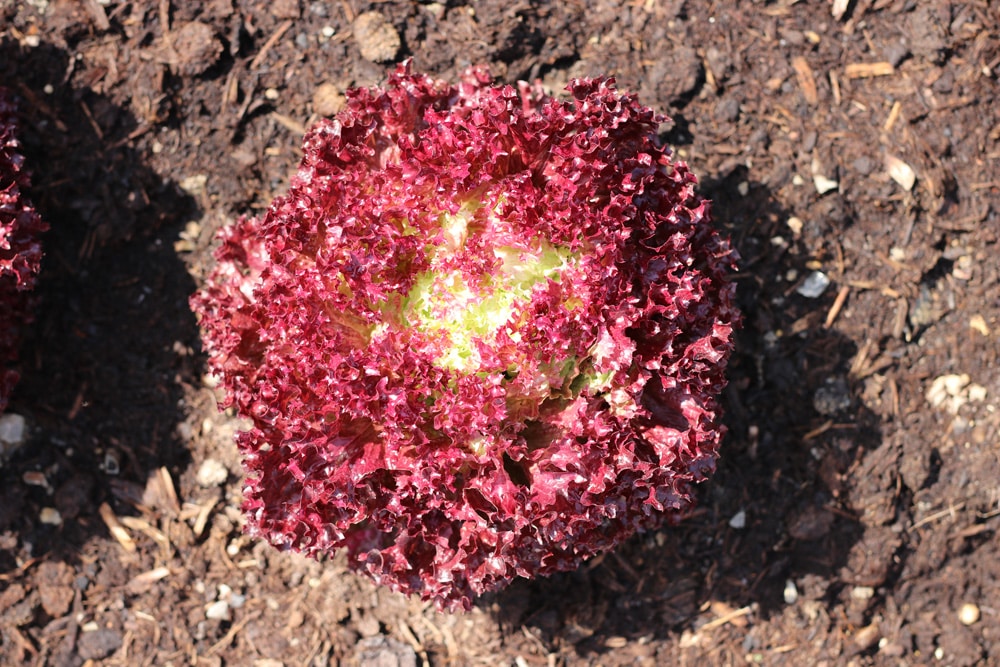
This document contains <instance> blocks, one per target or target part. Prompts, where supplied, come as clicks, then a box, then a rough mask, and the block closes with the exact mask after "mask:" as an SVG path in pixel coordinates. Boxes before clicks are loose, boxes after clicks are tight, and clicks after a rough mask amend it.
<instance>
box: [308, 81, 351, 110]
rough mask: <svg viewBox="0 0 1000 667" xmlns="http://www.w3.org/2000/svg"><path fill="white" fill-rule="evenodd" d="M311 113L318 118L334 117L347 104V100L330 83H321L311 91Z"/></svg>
mask: <svg viewBox="0 0 1000 667" xmlns="http://www.w3.org/2000/svg"><path fill="white" fill-rule="evenodd" d="M312 102H313V111H315V112H316V113H317V114H319V115H320V116H336V115H337V114H338V113H340V110H341V109H343V108H344V105H345V104H347V98H346V97H344V94H343V93H342V92H341V91H340V89H339V88H338V87H337V86H335V85H333V84H332V83H321V84H320V85H319V86H317V87H316V90H315V91H313V99H312Z"/></svg>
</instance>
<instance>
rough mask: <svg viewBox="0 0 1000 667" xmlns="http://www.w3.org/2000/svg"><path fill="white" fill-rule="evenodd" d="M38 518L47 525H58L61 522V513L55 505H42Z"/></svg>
mask: <svg viewBox="0 0 1000 667" xmlns="http://www.w3.org/2000/svg"><path fill="white" fill-rule="evenodd" d="M38 520H39V521H41V522H42V523H44V524H46V525H49V526H58V525H61V524H62V515H61V514H59V510H57V509H56V508H55V507H43V508H42V511H41V512H40V513H39V514H38Z"/></svg>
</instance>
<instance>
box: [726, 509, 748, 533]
mask: <svg viewBox="0 0 1000 667" xmlns="http://www.w3.org/2000/svg"><path fill="white" fill-rule="evenodd" d="M746 525H747V513H746V512H744V511H743V510H740V511H739V512H737V513H736V514H734V515H733V518H732V519H730V520H729V527H730V528H735V529H736V530H740V529H741V528H745V527H746Z"/></svg>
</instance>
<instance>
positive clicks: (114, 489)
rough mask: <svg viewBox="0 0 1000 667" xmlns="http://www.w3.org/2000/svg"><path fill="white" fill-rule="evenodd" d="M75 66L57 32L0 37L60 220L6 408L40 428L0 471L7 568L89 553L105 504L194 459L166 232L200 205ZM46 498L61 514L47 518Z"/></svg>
mask: <svg viewBox="0 0 1000 667" xmlns="http://www.w3.org/2000/svg"><path fill="white" fill-rule="evenodd" d="M72 65H73V63H70V62H69V59H68V56H67V54H66V52H65V51H63V50H62V49H59V48H57V47H55V46H52V45H47V44H42V45H40V46H37V47H35V48H31V49H23V48H21V47H19V46H18V45H17V44H13V43H11V42H0V83H3V84H5V85H6V86H7V87H8V88H10V89H11V90H13V91H14V93H15V94H16V95H17V97H18V98H19V99H18V101H19V107H20V118H21V126H20V132H19V136H20V139H21V143H22V145H23V147H22V150H23V152H24V153H25V155H26V160H27V164H28V167H29V169H30V171H31V173H32V188H31V189H30V191H29V196H31V197H32V199H33V200H34V202H35V206H36V207H37V208H38V210H39V211H40V212H41V214H42V217H43V218H44V219H45V220H46V221H47V222H48V223H49V224H50V226H51V230H50V231H49V232H48V233H47V234H46V236H45V239H44V248H45V254H46V256H45V260H44V262H43V267H42V274H41V278H40V282H39V285H38V288H37V293H38V296H39V303H38V308H37V311H36V320H35V323H34V325H33V326H32V328H31V331H30V332H29V338H28V340H26V341H25V342H24V345H23V347H22V352H21V363H20V367H21V368H20V370H21V381H20V383H19V384H18V386H17V388H16V389H15V391H14V396H13V400H12V403H11V406H10V408H9V411H10V412H14V413H18V414H21V415H23V416H25V417H26V418H27V422H28V425H29V429H30V431H31V437H30V438H29V440H28V442H27V443H26V444H24V445H23V446H22V447H21V449H20V450H19V451H18V452H17V453H16V454H15V455H14V456H13V458H12V460H10V461H9V462H8V463H7V464H6V465H4V467H3V468H2V469H0V489H2V491H0V535H3V536H4V537H5V546H12V545H16V548H10V549H7V548H4V549H0V571H10V570H12V569H15V568H16V567H17V564H18V562H21V563H24V562H29V563H30V562H32V561H31V559H32V558H36V559H42V560H43V561H60V560H65V559H76V558H79V557H81V550H82V549H85V547H84V545H85V544H86V542H87V541H88V538H89V537H91V536H92V535H94V534H100V535H106V534H107V528H106V526H105V524H104V522H103V521H102V520H101V518H100V517H99V514H98V507H99V506H100V505H101V504H102V503H104V502H107V503H109V505H110V507H111V508H112V509H113V510H114V512H115V513H116V514H118V515H123V514H134V513H135V506H134V502H138V501H139V500H140V499H141V498H142V496H143V491H144V489H145V488H146V487H147V480H148V478H149V477H150V475H151V474H152V473H153V472H154V471H156V470H158V469H159V468H160V467H161V466H165V467H166V468H167V469H168V470H169V471H171V473H172V474H173V476H174V478H175V479H176V477H177V473H178V471H180V470H183V468H184V466H185V463H186V458H187V456H188V455H187V452H186V450H185V447H184V445H183V444H182V440H181V438H180V436H179V435H178V433H177V432H176V429H177V425H178V424H179V423H181V422H182V421H183V414H182V413H183V402H182V391H181V383H182V382H191V381H193V378H196V377H197V367H196V366H195V364H194V362H193V360H192V357H191V352H190V350H191V348H192V347H193V346H194V345H195V341H196V340H197V325H196V322H195V319H194V316H193V315H192V314H191V313H190V311H189V309H188V306H187V297H188V294H190V293H191V292H192V291H193V289H194V284H193V281H192V280H191V279H190V277H189V276H188V274H187V271H186V270H185V267H184V266H183V264H182V263H181V262H180V261H179V260H178V259H177V256H176V253H175V250H174V247H173V243H174V240H175V239H176V238H177V235H178V232H179V229H180V225H181V224H183V222H184V221H185V220H186V219H188V217H189V216H193V215H194V213H195V211H196V205H195V202H194V201H193V200H192V198H191V197H190V196H188V195H186V194H185V193H184V192H183V191H181V190H180V188H179V187H178V186H177V185H176V184H173V183H169V182H166V181H164V180H163V179H162V178H161V177H159V176H158V175H157V174H155V173H154V172H153V171H152V169H150V168H149V167H148V166H147V165H145V164H143V161H142V158H141V157H140V156H139V155H137V154H136V153H135V152H134V151H133V150H132V149H130V148H129V146H130V144H131V141H130V139H131V138H132V137H134V136H136V134H138V133H141V131H142V130H141V129H140V128H139V127H138V124H137V122H136V120H135V118H134V117H133V116H132V114H131V113H130V112H129V111H127V110H125V109H123V108H121V107H119V106H117V105H116V104H114V103H113V102H112V101H111V100H110V99H109V98H108V97H107V96H105V95H102V94H98V93H97V92H95V91H94V90H92V89H90V88H74V87H72V86H70V85H68V84H66V83H65V81H67V80H68V79H69V77H70V72H71V71H72ZM29 472H31V473H34V475H33V476H32V475H26V473H29ZM38 472H41V473H42V475H43V479H44V483H43V482H41V481H40V478H39V477H38V476H37V473H38ZM28 480H31V481H33V482H34V483H33V484H29V483H27V481H28ZM130 500H131V501H133V502H130ZM147 500H149V498H148V497H147ZM43 508H54V509H56V510H57V511H58V513H59V515H60V517H61V521H58V522H55V523H51V522H50V523H44V522H42V521H41V520H40V514H41V512H42V509H43ZM110 569H120V568H101V567H99V564H97V565H90V566H89V571H91V572H93V573H94V574H95V575H96V577H97V578H98V579H99V580H100V579H101V577H104V578H109V577H110V578H111V579H113V578H114V575H113V574H112V573H110V572H109V571H108V570H110ZM103 583H119V582H113V581H110V580H109V582H103ZM120 583H123V582H120ZM77 585H81V583H80V582H79V580H78V581H77ZM82 585H83V586H86V582H83V583H82ZM39 613H42V612H39ZM39 620H41V621H44V619H39Z"/></svg>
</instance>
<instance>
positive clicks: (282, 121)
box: [271, 111, 306, 135]
mask: <svg viewBox="0 0 1000 667" xmlns="http://www.w3.org/2000/svg"><path fill="white" fill-rule="evenodd" d="M271 118H273V119H274V120H276V121H277V122H278V124H279V125H281V126H283V127H284V128H285V129H287V130H290V131H291V132H294V133H295V134H298V135H303V134H305V133H306V127H305V125H303V124H302V123H300V122H299V121H297V120H295V119H294V118H292V117H291V116H286V115H285V114H282V113H278V112H277V111H272V112H271Z"/></svg>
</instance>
